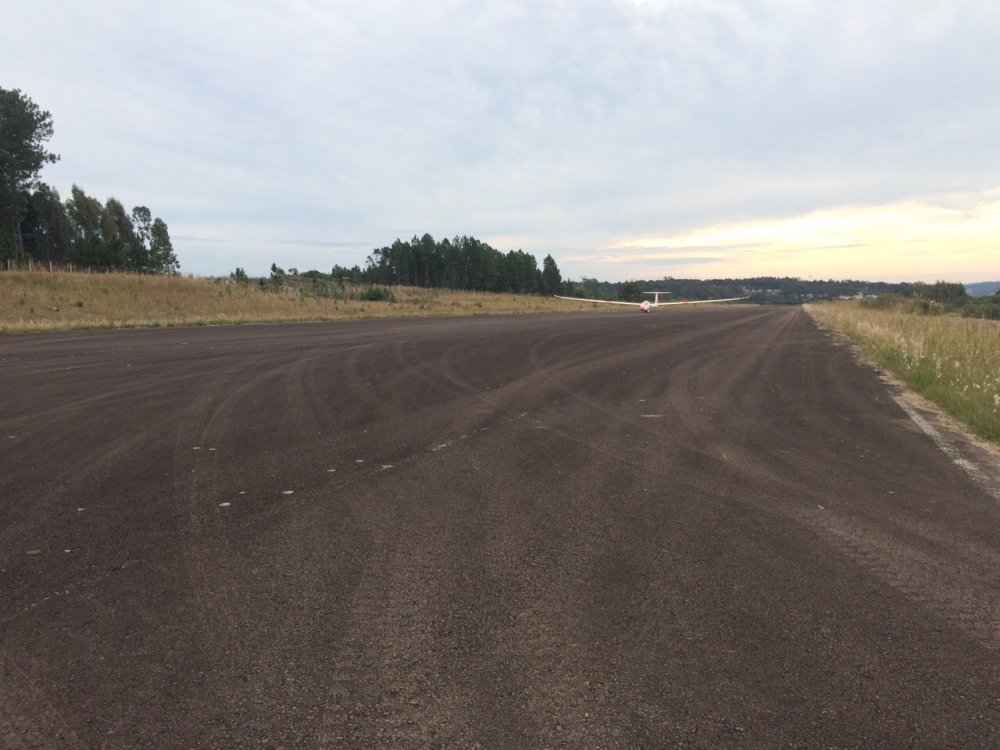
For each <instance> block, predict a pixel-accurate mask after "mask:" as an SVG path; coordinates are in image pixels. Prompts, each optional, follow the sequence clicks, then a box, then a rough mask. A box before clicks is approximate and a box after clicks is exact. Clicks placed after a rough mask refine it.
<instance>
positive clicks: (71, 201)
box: [0, 88, 178, 274]
mask: <svg viewBox="0 0 1000 750" xmlns="http://www.w3.org/2000/svg"><path fill="white" fill-rule="evenodd" d="M52 132H53V130H52V116H51V115H50V114H49V113H48V112H43V111H42V110H41V109H39V107H38V105H36V104H35V103H34V102H33V101H31V100H30V99H29V98H28V97H26V96H24V95H23V94H22V93H21V92H20V91H19V90H17V89H14V90H13V91H7V90H6V89H2V88H0V263H2V264H3V267H5V268H6V269H7V270H10V269H11V268H12V267H16V266H27V267H29V268H31V267H32V266H33V265H34V264H35V263H41V262H44V263H45V265H46V266H48V267H50V268H51V267H52V266H53V265H56V266H60V265H62V266H67V267H69V268H74V267H75V268H92V269H100V270H123V271H131V272H133V273H143V274H162V273H175V272H176V271H177V268H178V263H177V256H176V255H174V249H173V245H172V244H171V242H170V234H169V232H168V231H167V225H166V223H165V222H164V221H163V220H162V219H159V218H153V215H152V213H151V212H150V210H149V209H148V208H146V207H145V206H136V207H135V208H133V209H132V211H131V212H127V211H126V210H125V207H124V206H123V205H122V204H121V203H120V202H119V201H118V200H116V199H115V198H108V200H107V201H106V202H105V203H101V202H100V201H99V200H97V199H96V198H92V197H90V196H88V195H87V194H86V193H85V192H84V191H83V190H82V189H81V188H79V187H77V186H76V185H74V186H73V189H72V195H71V196H70V198H68V199H67V200H66V202H65V203H64V202H63V201H62V199H61V198H60V197H59V193H58V191H56V190H55V189H54V188H52V187H49V186H48V185H46V184H45V183H43V182H42V181H41V180H40V179H39V172H40V171H41V169H42V167H43V166H45V164H51V163H53V162H55V161H57V160H58V159H59V157H58V156H56V155H55V154H51V153H49V152H48V151H46V150H45V147H44V144H45V142H46V141H47V140H49V138H51V137H52Z"/></svg>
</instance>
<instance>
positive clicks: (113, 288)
mask: <svg viewBox="0 0 1000 750" xmlns="http://www.w3.org/2000/svg"><path fill="white" fill-rule="evenodd" d="M366 291H368V292H370V291H371V290H370V289H369V290H366V289H365V288H363V287H353V286H351V285H349V284H348V285H346V286H338V287H337V288H336V289H335V290H334V292H335V293H334V294H333V296H314V295H311V294H310V293H309V290H308V289H303V288H301V287H294V286H289V287H288V288H285V289H282V290H281V291H279V292H271V291H261V290H259V289H256V288H254V287H251V286H246V285H239V284H234V283H229V282H227V281H218V280H212V279H201V278H194V277H187V276H134V275H128V274H87V273H48V272H45V271H35V272H28V271H24V272H21V271H14V272H11V273H0V333H25V332H30V331H65V330H72V329H80V328H132V327H148V326H153V327H156V326H189V325H215V324H223V323H276V322H294V321H310V320H350V319H357V318H403V317H406V318H408V317H425V316H441V315H510V314H517V313H539V312H570V311H576V312H578V311H580V310H581V309H584V307H585V306H583V305H574V304H573V303H566V302H562V301H560V300H557V299H552V298H544V297H533V296H527V295H517V294H486V293H476V292H452V291H448V290H444V289H418V288H411V287H394V288H393V289H392V290H391V292H392V294H391V295H390V296H391V297H392V300H391V301H389V300H377V301H371V300H366V299H363V297H364V296H366V294H365V293H366ZM385 291H390V290H385ZM589 307H591V306H587V309H589ZM592 307H593V308H595V309H598V310H603V311H608V310H611V309H618V308H617V306H616V305H612V306H603V305H594V306H592Z"/></svg>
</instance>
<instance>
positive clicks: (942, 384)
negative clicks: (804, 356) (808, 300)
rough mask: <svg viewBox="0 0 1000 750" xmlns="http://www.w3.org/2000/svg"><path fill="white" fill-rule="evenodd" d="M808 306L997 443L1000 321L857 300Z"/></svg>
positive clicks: (999, 439)
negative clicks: (878, 305) (884, 306)
mask: <svg viewBox="0 0 1000 750" xmlns="http://www.w3.org/2000/svg"><path fill="white" fill-rule="evenodd" d="M809 311H810V312H811V313H812V314H813V315H814V316H815V317H816V318H817V319H818V320H819V321H820V322H822V323H824V324H825V325H827V326H828V327H830V328H832V329H834V330H837V331H839V332H841V333H843V334H845V335H846V336H847V337H848V338H850V339H851V340H852V341H853V342H855V343H856V344H858V346H860V347H861V349H862V351H863V352H864V353H865V354H866V355H867V356H868V357H869V358H870V359H872V360H873V361H875V362H876V363H877V364H878V365H880V366H881V367H884V368H885V369H887V370H889V371H891V372H893V373H894V374H895V375H896V376H898V377H899V378H900V379H901V380H903V381H904V382H905V383H906V384H907V385H909V386H910V387H911V388H913V389H914V390H915V391H917V392H918V393H920V394H921V395H923V396H926V397H927V398H928V399H930V400H931V401H934V402H935V403H937V404H938V405H940V406H941V407H943V408H944V409H945V411H947V412H948V413H949V414H951V415H952V416H954V417H955V418H957V419H959V420H960V421H962V422H964V423H965V424H967V425H968V426H969V427H971V428H972V430H973V431H974V432H975V433H976V434H977V435H979V436H980V437H982V438H985V439H986V440H989V441H991V442H995V443H1000V321H994V320H977V319H974V318H959V317H953V316H949V315H918V314H914V313H912V312H907V311H906V310H904V309H901V308H899V307H889V308H887V309H877V308H873V307H865V306H862V305H861V304H859V303H857V302H832V303H823V304H814V305H810V306H809Z"/></svg>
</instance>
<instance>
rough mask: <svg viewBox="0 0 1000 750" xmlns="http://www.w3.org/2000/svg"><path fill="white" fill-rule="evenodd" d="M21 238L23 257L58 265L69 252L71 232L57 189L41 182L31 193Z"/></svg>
mask: <svg viewBox="0 0 1000 750" xmlns="http://www.w3.org/2000/svg"><path fill="white" fill-rule="evenodd" d="M21 237H22V241H23V242H24V251H25V254H27V255H30V256H31V257H33V258H35V259H37V260H41V261H54V262H56V263H61V262H62V260H63V258H64V257H65V256H66V255H67V254H68V253H69V252H70V249H71V243H72V239H73V230H72V227H71V226H70V223H69V217H67V215H66V207H65V206H64V205H63V202H62V199H61V198H60V197H59V192H58V191H57V190H55V189H54V188H51V187H49V186H48V185H46V184H44V183H43V184H41V185H39V186H38V189H37V190H35V192H34V193H32V194H31V197H30V198H29V199H28V207H27V211H26V212H25V215H24V218H23V219H22V220H21Z"/></svg>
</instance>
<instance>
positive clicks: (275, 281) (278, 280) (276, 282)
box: [271, 263, 285, 289]
mask: <svg viewBox="0 0 1000 750" xmlns="http://www.w3.org/2000/svg"><path fill="white" fill-rule="evenodd" d="M284 283H285V271H284V269H283V268H279V267H278V264H277V263H272V264H271V284H272V285H273V286H274V288H275V289H280V288H281V285H282V284H284Z"/></svg>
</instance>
